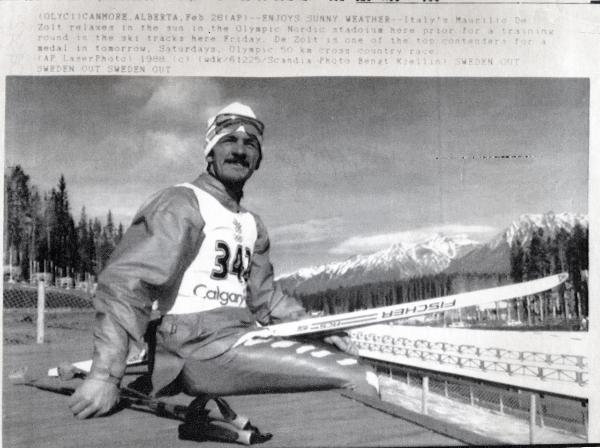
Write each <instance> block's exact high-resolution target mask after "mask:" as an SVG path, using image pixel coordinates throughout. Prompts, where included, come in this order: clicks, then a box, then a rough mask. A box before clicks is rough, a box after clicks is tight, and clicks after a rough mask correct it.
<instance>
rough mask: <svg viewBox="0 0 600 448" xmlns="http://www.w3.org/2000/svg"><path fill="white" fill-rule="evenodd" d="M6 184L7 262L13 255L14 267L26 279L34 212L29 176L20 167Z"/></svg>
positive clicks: (15, 168) (6, 180)
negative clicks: (16, 267) (19, 270)
mask: <svg viewBox="0 0 600 448" xmlns="http://www.w3.org/2000/svg"><path fill="white" fill-rule="evenodd" d="M4 181H5V184H6V187H5V188H6V233H7V236H6V240H7V246H8V247H7V248H8V256H7V260H6V261H9V260H10V258H11V254H12V264H13V266H20V267H21V273H22V275H23V276H24V277H26V276H27V275H28V271H29V252H30V250H29V249H30V244H31V240H32V229H33V220H32V216H33V212H32V209H31V191H30V187H29V176H28V175H27V174H25V172H24V171H23V169H22V168H21V166H20V165H17V166H15V167H14V168H12V170H11V172H10V175H9V176H8V177H7V176H5V178H4Z"/></svg>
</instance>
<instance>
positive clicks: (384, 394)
mask: <svg viewBox="0 0 600 448" xmlns="http://www.w3.org/2000/svg"><path fill="white" fill-rule="evenodd" d="M379 383H380V387H381V398H382V399H383V401H387V402H390V403H393V404H395V405H398V406H400V407H403V408H406V409H409V410H411V411H414V412H418V413H421V397H422V390H421V388H419V387H414V386H409V385H407V384H406V383H403V382H401V381H398V380H394V379H391V378H388V377H387V376H383V375H380V376H379ZM428 397H429V398H428V415H430V416H431V417H434V418H437V419H440V420H443V421H446V422H451V423H454V424H456V425H459V426H461V427H463V428H465V429H467V430H469V431H472V432H475V433H477V434H481V435H484V436H487V437H493V438H495V439H497V440H500V441H502V442H503V443H507V444H528V443H529V422H528V420H525V419H520V418H517V417H513V416H510V415H506V414H500V413H499V412H495V411H492V410H490V409H484V408H480V407H477V406H470V405H468V404H464V403H460V402H458V401H454V400H452V399H450V398H446V397H443V396H441V395H437V394H435V393H431V392H430V393H429V396H428ZM534 441H535V443H536V444H538V443H548V444H550V443H568V444H576V445H578V444H581V443H585V442H586V439H585V437H583V436H579V435H577V434H573V433H570V432H567V431H564V430H561V429H557V428H551V427H549V426H545V427H543V428H542V427H539V426H537V427H536V431H535V439H534Z"/></svg>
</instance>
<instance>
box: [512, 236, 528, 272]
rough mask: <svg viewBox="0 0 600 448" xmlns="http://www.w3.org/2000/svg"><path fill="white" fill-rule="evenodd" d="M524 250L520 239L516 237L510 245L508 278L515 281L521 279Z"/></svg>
mask: <svg viewBox="0 0 600 448" xmlns="http://www.w3.org/2000/svg"><path fill="white" fill-rule="evenodd" d="M524 263H525V251H524V250H523V245H522V244H521V240H519V238H517V239H516V240H515V241H514V242H513V244H512V246H511V247H510V278H511V279H512V280H513V282H515V283H519V282H522V281H523V272H524Z"/></svg>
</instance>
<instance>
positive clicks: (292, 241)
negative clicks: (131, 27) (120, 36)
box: [3, 76, 597, 447]
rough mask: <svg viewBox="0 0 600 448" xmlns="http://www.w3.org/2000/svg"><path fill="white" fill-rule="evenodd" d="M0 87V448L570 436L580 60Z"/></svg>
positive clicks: (579, 421) (581, 358) (577, 367)
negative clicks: (568, 74)
mask: <svg viewBox="0 0 600 448" xmlns="http://www.w3.org/2000/svg"><path fill="white" fill-rule="evenodd" d="M5 88H6V92H5V114H6V115H5V116H6V118H5V135H4V139H5V155H4V157H5V160H4V162H5V173H4V198H5V199H4V200H5V213H4V281H3V363H4V371H5V373H6V375H5V379H4V386H3V388H4V390H3V442H4V443H5V444H6V445H7V446H21V447H42V446H63V447H79V446H89V447H92V446H98V447H100V446H102V447H104V446H107V445H111V446H114V445H117V446H141V445H143V446H148V447H150V446H157V447H158V446H182V447H184V446H207V447H208V446H215V447H216V446H227V445H229V446H232V445H231V444H245V445H248V444H257V443H262V444H264V446H265V447H268V446H423V445H426V446H451V445H471V444H474V445H494V444H495V445H497V444H501V445H512V444H518V445H522V444H533V443H535V444H567V445H581V444H584V443H586V442H587V441H588V440H587V431H588V425H589V424H590V421H589V416H588V399H589V397H590V393H591V392H590V389H591V387H590V360H589V359H588V353H589V351H588V350H589V346H590V345H591V344H592V341H590V340H589V339H588V329H589V328H590V326H595V325H597V323H596V322H593V321H591V320H590V316H589V314H590V313H589V297H588V276H589V267H588V264H589V262H588V252H589V250H588V206H589V204H588V200H589V196H588V181H589V178H588V173H589V134H590V129H589V111H590V82H589V79H586V78H525V77H513V78H501V77H495V78H492V77H488V78H484V77H481V78H479V77H473V78H465V77H437V78H432V77H294V78H245V77H165V78H163V77H115V76H113V77H111V76H62V77H55V76H46V77H36V76H9V77H7V78H6V84H5ZM199 442H200V443H202V444H201V445H198V443H199Z"/></svg>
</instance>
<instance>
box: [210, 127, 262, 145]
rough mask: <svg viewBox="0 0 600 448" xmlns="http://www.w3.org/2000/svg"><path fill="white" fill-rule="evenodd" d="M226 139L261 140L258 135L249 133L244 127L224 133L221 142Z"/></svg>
mask: <svg viewBox="0 0 600 448" xmlns="http://www.w3.org/2000/svg"><path fill="white" fill-rule="evenodd" d="M225 140H244V141H253V142H260V140H259V139H258V137H257V136H256V135H254V134H249V133H248V132H246V131H245V130H244V129H236V130H234V131H233V132H228V133H227V134H224V135H223V136H222V137H221V138H220V139H219V143H220V142H222V141H225Z"/></svg>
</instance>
